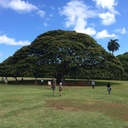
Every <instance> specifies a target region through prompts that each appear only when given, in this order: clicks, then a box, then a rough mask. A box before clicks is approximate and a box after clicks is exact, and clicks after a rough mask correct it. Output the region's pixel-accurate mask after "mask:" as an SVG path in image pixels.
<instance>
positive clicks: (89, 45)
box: [0, 30, 123, 79]
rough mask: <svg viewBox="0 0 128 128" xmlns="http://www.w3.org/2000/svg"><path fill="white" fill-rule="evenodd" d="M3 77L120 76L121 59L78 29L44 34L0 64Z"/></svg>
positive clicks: (121, 72)
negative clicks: (76, 30)
mask: <svg viewBox="0 0 128 128" xmlns="http://www.w3.org/2000/svg"><path fill="white" fill-rule="evenodd" d="M0 74H1V76H13V77H18V76H22V77H23V76H31V77H52V76H58V75H59V76H65V77H67V78H75V77H77V78H111V79H113V78H120V77H121V76H122V74H123V68H122V66H121V63H120V61H119V60H118V59H117V58H116V57H114V56H113V55H112V54H110V53H108V52H107V51H106V50H105V49H104V48H102V47H101V46H100V45H99V44H98V43H97V42H96V41H95V40H94V39H93V38H92V37H90V36H89V35H87V34H82V33H77V32H75V31H64V30H53V31H48V32H46V33H43V34H41V35H39V36H37V38H35V40H34V41H33V42H32V43H31V44H30V45H28V46H24V47H22V48H21V49H19V50H18V51H16V52H15V53H14V55H13V56H10V57H9V58H7V59H6V60H5V61H3V62H2V63H1V64H0Z"/></svg>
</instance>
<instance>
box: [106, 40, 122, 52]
mask: <svg viewBox="0 0 128 128" xmlns="http://www.w3.org/2000/svg"><path fill="white" fill-rule="evenodd" d="M119 47H120V45H119V44H118V39H114V40H113V39H110V41H109V42H108V50H109V51H112V54H113V53H114V51H117V50H118V49H119Z"/></svg>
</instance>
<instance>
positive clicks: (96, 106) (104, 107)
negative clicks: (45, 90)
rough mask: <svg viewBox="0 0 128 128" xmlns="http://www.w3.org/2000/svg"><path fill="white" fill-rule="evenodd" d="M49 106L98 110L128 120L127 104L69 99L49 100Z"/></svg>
mask: <svg viewBox="0 0 128 128" xmlns="http://www.w3.org/2000/svg"><path fill="white" fill-rule="evenodd" d="M46 106H47V107H54V108H56V109H59V110H63V111H70V112H71V111H92V112H95V111H98V112H101V113H104V114H105V115H107V116H110V117H113V118H116V119H121V120H125V121H128V106H127V105H126V104H119V103H108V102H102V101H95V102H92V103H86V102H85V101H83V102H81V103H79V102H77V101H67V100H47V101H46Z"/></svg>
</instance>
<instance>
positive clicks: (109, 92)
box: [107, 82, 111, 94]
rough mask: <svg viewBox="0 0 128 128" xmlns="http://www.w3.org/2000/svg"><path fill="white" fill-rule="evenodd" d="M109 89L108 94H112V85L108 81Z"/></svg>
mask: <svg viewBox="0 0 128 128" xmlns="http://www.w3.org/2000/svg"><path fill="white" fill-rule="evenodd" d="M107 91H108V94H111V85H110V83H109V82H108V83H107Z"/></svg>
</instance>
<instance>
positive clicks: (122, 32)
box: [114, 28, 127, 34]
mask: <svg viewBox="0 0 128 128" xmlns="http://www.w3.org/2000/svg"><path fill="white" fill-rule="evenodd" d="M114 31H115V32H117V33H121V34H126V33H127V31H126V29H125V28H120V29H116V30H114Z"/></svg>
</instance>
